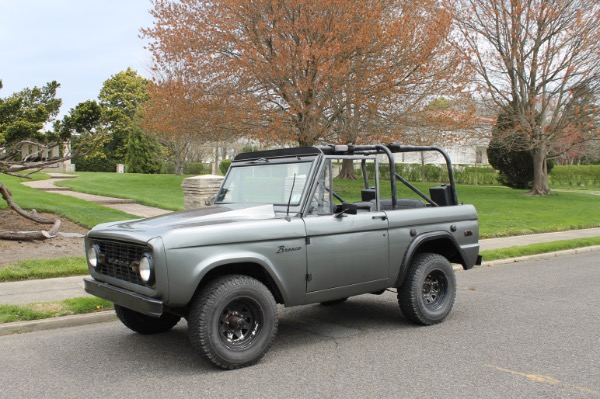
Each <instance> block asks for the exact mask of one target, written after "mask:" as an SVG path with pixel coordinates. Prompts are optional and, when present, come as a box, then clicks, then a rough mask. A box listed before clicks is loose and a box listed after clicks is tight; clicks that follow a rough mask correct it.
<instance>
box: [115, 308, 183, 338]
mask: <svg viewBox="0 0 600 399" xmlns="http://www.w3.org/2000/svg"><path fill="white" fill-rule="evenodd" d="M115 313H116V314H117V317H118V318H119V320H121V323H123V324H124V325H125V327H127V328H129V329H130V330H133V331H135V332H137V333H140V334H145V335H147V334H158V333H162V332H165V331H169V330H170V329H172V328H173V327H175V325H176V324H177V323H179V320H181V317H180V316H177V315H174V314H170V313H165V314H163V315H162V316H160V317H152V316H146V315H145V314H142V313H139V312H136V311H135V310H131V309H128V308H125V307H123V306H120V305H117V304H115Z"/></svg>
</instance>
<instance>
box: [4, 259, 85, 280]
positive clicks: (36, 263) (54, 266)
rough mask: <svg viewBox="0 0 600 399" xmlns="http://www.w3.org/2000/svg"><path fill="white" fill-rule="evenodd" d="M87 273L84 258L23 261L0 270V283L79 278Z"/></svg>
mask: <svg viewBox="0 0 600 399" xmlns="http://www.w3.org/2000/svg"><path fill="white" fill-rule="evenodd" d="M87 273H88V268H87V262H86V260H85V257H68V258H56V259H34V260H24V261H21V262H16V263H12V264H9V265H8V266H5V267H1V268H0V283H3V282H8V281H20V280H34V279H46V278H56V277H68V276H79V275H85V274H87Z"/></svg>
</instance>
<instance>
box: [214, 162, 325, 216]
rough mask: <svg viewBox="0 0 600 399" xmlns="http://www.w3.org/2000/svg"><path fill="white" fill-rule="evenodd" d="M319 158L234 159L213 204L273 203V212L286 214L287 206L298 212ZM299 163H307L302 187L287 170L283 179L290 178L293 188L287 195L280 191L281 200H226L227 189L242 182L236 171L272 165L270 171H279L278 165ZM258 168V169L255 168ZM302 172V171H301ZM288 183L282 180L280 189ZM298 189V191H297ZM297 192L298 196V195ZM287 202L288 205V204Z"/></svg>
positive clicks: (296, 176) (310, 185) (311, 182)
mask: <svg viewBox="0 0 600 399" xmlns="http://www.w3.org/2000/svg"><path fill="white" fill-rule="evenodd" d="M319 158H320V156H314V155H311V156H295V157H281V158H279V157H278V158H259V159H253V160H250V161H234V162H232V164H231V166H230V168H229V170H228V171H227V174H226V175H225V179H224V180H223V183H222V185H221V188H220V189H219V192H218V193H217V196H216V197H215V202H214V203H215V204H216V205H229V204H247V205H253V206H254V205H269V204H270V205H273V208H274V209H275V212H285V213H286V214H287V213H288V208H289V212H290V213H294V214H296V213H299V212H301V210H302V207H303V205H304V204H305V202H306V198H307V197H308V195H309V193H310V192H311V191H312V185H313V180H314V178H313V176H314V173H315V170H316V168H317V167H318V164H319V162H318V159H319ZM294 164H297V165H300V164H302V166H304V165H305V164H309V165H308V168H307V169H305V170H306V173H305V174H304V173H303V174H302V175H301V176H302V179H303V180H304V186H303V187H302V190H301V191H300V190H299V189H298V175H295V174H294V175H290V174H289V172H288V174H287V175H285V176H283V178H284V180H286V179H287V180H289V179H292V183H291V184H292V185H293V187H294V189H293V190H291V191H290V192H289V195H287V194H286V193H285V192H284V193H282V197H281V201H272V202H268V201H243V200H242V201H234V200H226V196H227V195H228V193H227V190H229V189H231V187H232V185H233V184H236V183H237V184H240V185H243V184H244V183H242V182H241V178H242V176H241V175H239V174H238V173H240V172H242V173H243V172H245V171H246V170H247V169H246V168H252V167H259V168H260V167H263V166H265V167H267V166H268V167H274V168H272V169H271V171H270V172H271V173H272V172H274V171H277V172H280V170H278V168H279V167H281V166H283V165H287V166H288V167H289V166H290V165H294ZM255 170H258V169H255ZM303 172H304V171H303ZM287 184H289V181H284V182H283V186H282V189H286V188H287V187H286V186H285V185H287ZM299 191H300V192H299ZM298 194H299V196H298ZM288 202H289V205H288Z"/></svg>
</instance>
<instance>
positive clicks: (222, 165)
mask: <svg viewBox="0 0 600 399" xmlns="http://www.w3.org/2000/svg"><path fill="white" fill-rule="evenodd" d="M229 166H231V159H224V160H222V161H221V163H220V164H219V172H221V174H222V175H223V176H225V175H226V174H227V171H228V170H229Z"/></svg>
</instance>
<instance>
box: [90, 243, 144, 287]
mask: <svg viewBox="0 0 600 399" xmlns="http://www.w3.org/2000/svg"><path fill="white" fill-rule="evenodd" d="M92 244H93V245H97V246H98V249H99V252H100V256H99V260H98V266H97V267H96V272H98V273H100V274H103V275H105V276H109V277H113V278H116V279H119V280H123V281H127V282H129V283H133V284H138V285H143V286H145V285H146V284H145V283H144V282H143V281H142V279H141V278H140V276H139V274H138V271H137V267H138V262H139V260H140V259H141V257H142V255H143V254H144V253H145V252H148V251H149V249H148V247H146V246H144V245H136V244H130V243H124V242H117V241H99V240H94V241H93V243H92Z"/></svg>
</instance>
